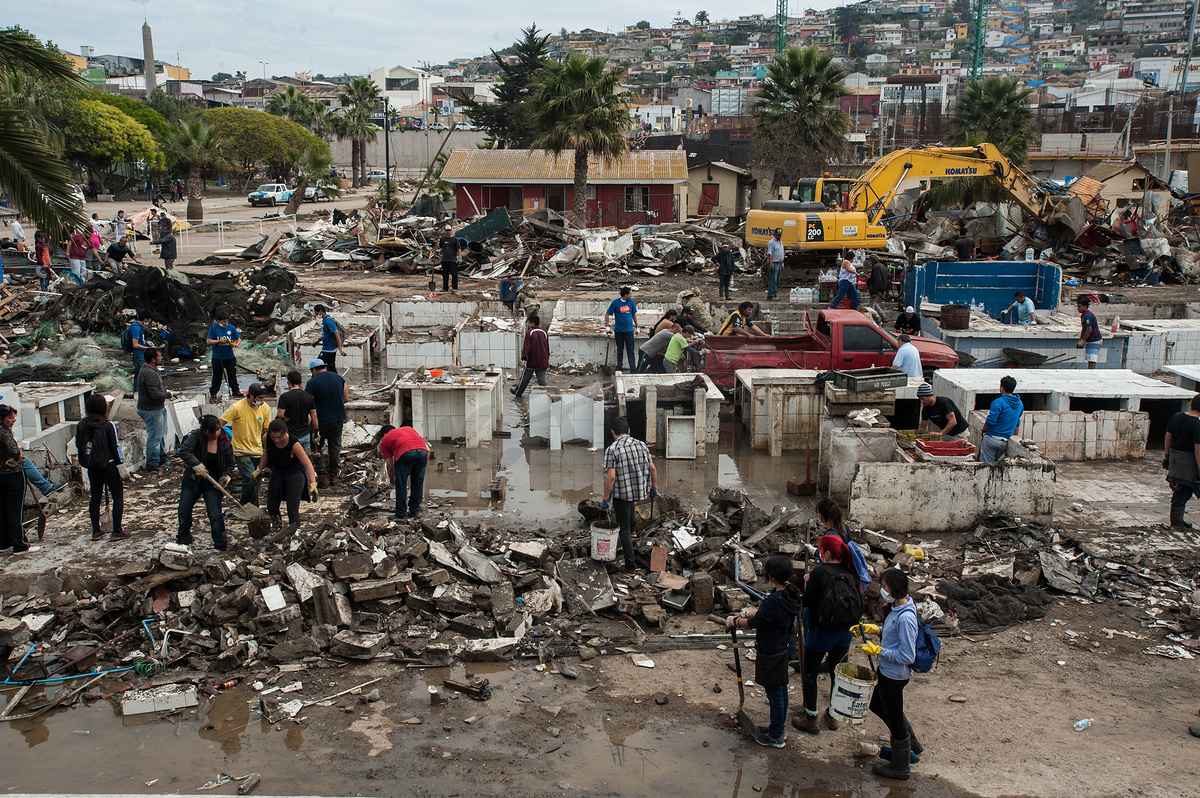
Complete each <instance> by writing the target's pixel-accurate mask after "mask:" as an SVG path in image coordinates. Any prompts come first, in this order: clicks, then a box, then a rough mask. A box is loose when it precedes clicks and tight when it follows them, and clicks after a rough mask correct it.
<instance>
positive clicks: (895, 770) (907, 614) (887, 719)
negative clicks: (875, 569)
mask: <svg viewBox="0 0 1200 798" xmlns="http://www.w3.org/2000/svg"><path fill="white" fill-rule="evenodd" d="M879 597H880V598H882V599H883V600H884V601H885V602H887V603H888V604H890V605H891V609H890V611H889V612H888V616H887V618H885V619H884V621H883V635H882V638H881V642H880V643H879V644H875V643H866V644H864V645H862V646H860V648H862V650H863V651H865V652H866V653H867V654H872V655H875V656H878V657H879V668H878V676H879V682H878V683H877V684H876V685H875V692H874V693H873V694H872V695H871V711H872V712H873V713H875V714H876V715H878V716H879V718H880V720H882V721H883V722H884V723H886V724H887V727H888V733H889V734H890V735H891V738H892V759H891V761H890V762H880V763H878V764H876V765H875V767H874V768H872V770H874V771H875V775H877V776H883V777H884V778H887V779H899V780H901V781H906V780H907V779H908V777H909V769H910V768H911V766H912V762H911V759H910V757H911V755H912V754H913V753H916V754H920V753H921V751H922V750H923V749H922V746H921V744H920V743H919V742H917V738H916V735H914V734H913V732H912V724H910V723H909V722H908V718H906V717H904V687H905V685H907V684H908V680H909V679H910V678H911V677H912V664H913V662H914V661H915V660H916V658H917V629H918V628H919V627H920V620H919V619H918V618H917V610H916V607H914V606H913V600H912V599H911V598H909V596H908V577H907V576H906V575H905V573H904V572H903V571H901V570H899V569H898V568H890V569H888V570H887V571H884V572H883V576H881V577H880V591H879Z"/></svg>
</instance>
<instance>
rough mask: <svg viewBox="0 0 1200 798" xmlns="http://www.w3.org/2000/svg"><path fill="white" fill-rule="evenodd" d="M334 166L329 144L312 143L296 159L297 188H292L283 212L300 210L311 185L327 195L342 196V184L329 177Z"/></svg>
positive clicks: (289, 212) (291, 212)
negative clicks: (290, 196)
mask: <svg viewBox="0 0 1200 798" xmlns="http://www.w3.org/2000/svg"><path fill="white" fill-rule="evenodd" d="M332 167H333V155H331V154H330V152H329V146H328V145H327V144H325V142H323V141H322V142H319V143H317V144H310V145H309V146H308V147H307V148H306V149H305V150H304V152H303V153H301V154H300V157H299V158H298V159H296V188H294V189H293V190H292V198H291V199H289V200H288V204H287V207H286V208H284V209H283V212H284V213H285V214H293V213H295V212H296V211H298V210H300V203H301V202H303V201H304V192H305V191H306V190H307V189H308V187H309V186H312V187H313V188H315V189H318V190H319V191H321V192H322V193H323V194H325V196H327V197H340V196H341V194H342V192H341V187H340V185H339V184H338V183H336V182H335V181H333V180H331V179H330V177H329V172H330V170H331V169H332Z"/></svg>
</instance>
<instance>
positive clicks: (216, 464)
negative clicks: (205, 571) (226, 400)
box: [175, 415, 234, 551]
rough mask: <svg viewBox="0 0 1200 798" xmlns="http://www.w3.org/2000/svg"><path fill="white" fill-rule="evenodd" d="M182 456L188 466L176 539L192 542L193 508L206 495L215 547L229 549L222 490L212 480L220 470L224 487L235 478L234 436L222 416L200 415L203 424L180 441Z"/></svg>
mask: <svg viewBox="0 0 1200 798" xmlns="http://www.w3.org/2000/svg"><path fill="white" fill-rule="evenodd" d="M179 459H180V460H182V461H183V464H184V465H185V466H186V468H185V469H184V471H183V481H182V482H181V483H180V485H179V534H177V535H176V536H175V542H176V543H181V544H183V545H185V546H186V545H187V544H189V543H191V542H192V510H193V509H194V508H195V507H196V502H198V501H200V499H201V497H203V498H204V509H205V511H206V512H207V513H208V524H209V526H210V527H211V528H212V541H213V547H214V548H215V549H216V550H217V551H225V549H226V548H228V545H229V543H228V540H227V539H226V537H225V516H224V515H223V514H222V513H221V491H220V489H219V488H218V487H217V485H215V484H214V483H213V482H211V481H209V480H210V478H211V475H212V474H220V475H221V476H220V486H221V487H222V488H223V487H225V486H226V485H228V484H229V481H230V480H231V479H233V468H234V457H233V439H232V438H230V437H229V433H228V432H226V431H225V430H224V429H223V428H222V427H221V421H220V419H218V418H217V417H216V416H212V415H208V416H204V418H202V419H200V428H199V429H194V430H192V431H191V432H189V433H188V434H187V435H185V436H184V438H183V442H182V443H180V444H179Z"/></svg>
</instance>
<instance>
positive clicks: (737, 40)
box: [725, 30, 750, 46]
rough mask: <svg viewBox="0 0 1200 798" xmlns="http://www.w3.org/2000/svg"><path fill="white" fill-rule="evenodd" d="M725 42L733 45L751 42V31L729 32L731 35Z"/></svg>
mask: <svg viewBox="0 0 1200 798" xmlns="http://www.w3.org/2000/svg"><path fill="white" fill-rule="evenodd" d="M725 43H726V44H729V45H733V46H739V45H743V44H749V43H750V33H749V32H748V31H744V30H735V31H734V32H733V33H731V34H729V37H728V38H727V39H726V40H725Z"/></svg>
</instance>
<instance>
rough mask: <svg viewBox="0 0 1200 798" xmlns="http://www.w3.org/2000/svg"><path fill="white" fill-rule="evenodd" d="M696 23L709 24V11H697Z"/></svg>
mask: <svg viewBox="0 0 1200 798" xmlns="http://www.w3.org/2000/svg"><path fill="white" fill-rule="evenodd" d="M696 24H697V25H707V24H708V12H707V11H697V12H696Z"/></svg>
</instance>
